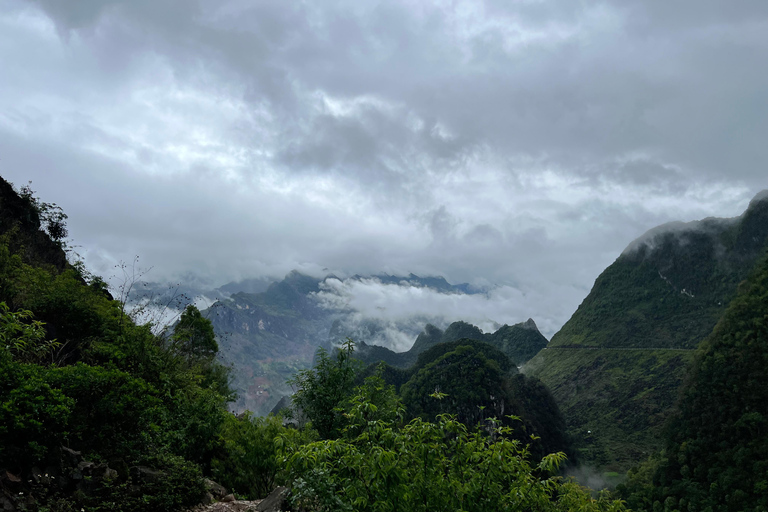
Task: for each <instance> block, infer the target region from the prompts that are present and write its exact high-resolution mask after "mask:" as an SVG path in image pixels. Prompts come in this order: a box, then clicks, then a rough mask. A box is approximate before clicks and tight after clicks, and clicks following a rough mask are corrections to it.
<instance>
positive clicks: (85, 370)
mask: <svg viewBox="0 0 768 512" xmlns="http://www.w3.org/2000/svg"><path fill="white" fill-rule="evenodd" d="M44 375H45V380H46V382H47V383H48V384H49V385H50V386H51V387H52V388H54V389H57V390H60V391H61V392H62V393H63V394H64V395H66V396H67V397H70V398H71V399H73V400H74V403H75V406H74V407H73V408H72V415H71V417H70V419H69V422H68V424H67V430H68V435H67V440H68V444H69V446H72V447H75V448H77V449H79V450H82V451H83V452H85V453H86V454H98V455H99V456H101V457H114V456H123V457H129V458H135V457H137V456H138V455H139V454H141V453H142V452H143V451H144V450H145V449H146V448H147V447H151V446H154V447H157V444H156V442H153V441H155V440H154V439H153V437H155V436H154V432H155V431H156V430H157V429H158V428H159V427H158V425H157V423H158V421H159V420H160V408H161V405H162V401H161V400H160V398H159V397H158V392H157V390H156V389H155V388H154V387H153V386H151V385H149V384H148V383H147V382H146V381H145V380H143V379H140V378H136V377H133V376H131V375H130V374H128V373H126V372H124V371H121V370H116V369H107V368H104V367H100V366H90V365H86V364H83V363H77V364H75V365H71V366H64V367H61V368H51V369H48V370H47V371H45V372H44Z"/></svg>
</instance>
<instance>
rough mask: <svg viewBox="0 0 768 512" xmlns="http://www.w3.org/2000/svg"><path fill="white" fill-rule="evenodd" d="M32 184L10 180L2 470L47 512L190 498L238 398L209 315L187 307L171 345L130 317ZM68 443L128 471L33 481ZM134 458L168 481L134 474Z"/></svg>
mask: <svg viewBox="0 0 768 512" xmlns="http://www.w3.org/2000/svg"><path fill="white" fill-rule="evenodd" d="M25 191H26V193H27V194H28V195H27V196H24V197H21V196H19V195H18V194H17V193H16V192H15V191H14V190H13V188H12V187H11V186H10V185H9V184H8V183H7V182H5V181H4V180H1V179H0V461H2V466H3V468H4V469H7V470H8V471H11V472H12V473H13V474H14V475H18V476H20V479H21V483H20V484H19V485H21V486H22V487H21V489H22V490H23V491H34V492H31V493H30V494H31V495H32V496H34V497H35V499H37V500H38V504H39V505H40V507H41V509H43V510H44V509H45V508H46V507H47V508H49V509H58V510H70V509H71V510H80V509H81V508H83V507H85V508H88V509H89V510H131V511H133V510H137V511H138V510H174V509H178V508H180V507H189V506H191V505H194V504H195V503H197V502H198V501H199V499H200V498H201V497H202V495H203V492H204V491H203V485H202V478H201V477H202V474H203V473H202V471H206V472H207V474H209V475H210V462H211V460H212V458H213V455H214V454H215V453H219V452H220V451H221V449H222V443H223V441H222V438H221V435H220V433H221V429H222V425H223V423H224V421H225V418H226V417H227V416H228V414H229V413H227V411H226V407H225V406H226V402H227V399H228V398H230V397H231V394H232V392H231V390H230V389H229V387H228V370H227V369H226V368H225V367H223V366H221V365H220V364H219V363H217V362H216V361H215V357H214V356H215V352H216V342H215V339H212V337H211V336H210V334H211V333H212V329H211V328H210V322H208V321H207V320H205V319H204V318H201V317H200V316H199V312H196V310H189V311H187V315H186V316H185V317H184V319H183V320H184V322H182V324H181V326H180V327H179V328H178V329H177V331H176V333H175V334H176V339H175V340H174V341H175V342H176V347H174V346H172V345H173V344H172V343H168V340H166V339H163V338H161V337H159V336H156V335H155V334H154V333H153V332H152V327H151V326H150V325H137V324H136V323H134V322H133V321H132V320H131V319H130V318H125V317H124V315H123V310H122V307H121V303H120V302H119V301H115V300H113V299H112V296H111V295H110V294H109V292H108V291H107V290H106V285H105V283H104V281H103V280H101V279H100V278H98V277H96V276H92V275H90V274H89V273H88V272H87V270H85V268H84V266H83V265H82V264H78V265H75V266H72V265H69V264H67V263H66V256H65V254H64V251H63V249H62V247H63V245H64V244H63V242H62V239H63V237H65V236H66V234H65V228H64V226H63V224H62V223H63V221H64V220H65V219H66V216H64V215H63V213H62V212H61V211H60V209H58V207H55V205H48V204H46V203H42V202H40V201H38V200H37V199H35V198H34V196H32V195H31V194H32V192H31V191H30V190H29V189H23V190H22V192H23V193H24V192H25ZM41 219H42V222H43V224H44V226H43V227H46V226H47V230H48V234H46V233H44V232H43V231H41V230H40V228H41ZM57 222H58V223H59V224H58V225H57V224H56V223H57ZM46 223H47V224H46ZM52 238H53V239H55V241H54V240H52ZM196 313H197V314H196ZM176 348H179V350H176ZM62 446H66V447H68V448H71V449H74V450H79V451H81V452H82V453H83V456H84V457H86V458H87V459H86V460H90V461H95V462H101V463H106V462H109V464H113V461H116V462H114V463H115V464H118V466H120V467H123V468H124V469H125V471H123V474H121V475H120V477H119V478H114V477H111V478H99V479H95V478H94V479H93V480H89V478H90V477H88V476H86V477H85V478H84V480H83V481H82V484H83V485H82V486H78V490H77V491H74V484H72V485H71V486H70V487H71V489H70V488H68V487H67V485H66V484H64V483H63V482H64V480H66V479H64V478H61V479H58V480H57V482H62V483H61V485H57V486H55V491H54V490H50V489H49V490H45V489H43V488H42V487H41V485H40V484H39V483H37V484H35V483H32V482H35V481H38V480H39V478H38V477H36V476H35V470H34V469H33V468H34V467H35V466H37V467H50V468H64V459H63V458H62V457H64V456H63V455H62V454H61V451H60V450H59V448H60V447H62ZM130 466H133V467H141V466H147V468H146V470H147V473H146V474H155V475H160V476H161V477H162V478H154V479H152V478H151V479H149V480H147V481H140V478H139V477H133V476H131V478H129V477H128V474H127V473H128V467H130ZM56 471H59V469H56ZM38 476H39V475H38ZM57 478H58V477H57ZM137 478H139V479H138V480H137ZM51 489H53V487H52V488H51ZM67 489H68V490H67ZM49 491H50V492H49ZM14 495H15V494H14ZM23 495H24V496H26V495H27V493H26V492H25V493H23Z"/></svg>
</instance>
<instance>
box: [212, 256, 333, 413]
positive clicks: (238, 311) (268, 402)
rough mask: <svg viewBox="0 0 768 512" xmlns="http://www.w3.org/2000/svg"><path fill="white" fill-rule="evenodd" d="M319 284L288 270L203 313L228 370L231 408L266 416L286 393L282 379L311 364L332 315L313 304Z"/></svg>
mask: <svg viewBox="0 0 768 512" xmlns="http://www.w3.org/2000/svg"><path fill="white" fill-rule="evenodd" d="M320 282H321V280H320V279H317V278H313V277H310V276H306V275H303V274H300V273H299V272H296V271H293V272H291V273H289V274H288V275H287V276H286V277H285V279H283V280H282V281H279V282H274V283H272V284H270V285H269V286H268V287H267V289H266V291H264V292H261V293H255V294H254V293H244V292H239V293H234V294H232V295H231V296H230V298H229V299H225V300H220V301H217V302H216V303H215V304H213V305H212V306H211V307H210V308H208V309H207V310H205V311H204V315H205V316H206V317H207V318H209V319H210V320H211V322H212V323H213V327H214V330H215V332H216V334H217V336H218V339H219V357H220V359H221V360H222V362H223V363H225V364H227V365H229V366H231V367H232V369H233V372H232V375H233V382H232V386H233V388H234V389H235V390H236V391H237V392H238V395H239V397H238V400H237V402H236V403H235V404H234V408H235V409H237V410H243V409H248V410H251V411H253V412H254V413H256V414H266V413H268V412H269V411H270V410H271V409H272V407H274V405H275V404H276V403H277V402H278V401H279V400H280V398H281V397H283V396H285V395H288V394H290V393H291V389H290V387H288V386H287V384H286V383H285V381H286V380H287V379H288V378H290V377H291V376H292V375H293V374H294V373H295V372H296V371H298V370H302V369H305V368H307V367H308V366H309V363H311V361H312V357H313V355H314V353H315V350H316V349H317V347H318V345H319V344H320V343H322V342H324V341H326V340H327V339H328V331H329V329H330V327H331V324H332V317H331V315H330V314H329V312H328V311H326V310H324V309H322V308H321V307H320V306H319V304H318V302H317V301H316V300H314V298H313V296H312V294H313V293H316V292H317V291H318V290H319V285H320Z"/></svg>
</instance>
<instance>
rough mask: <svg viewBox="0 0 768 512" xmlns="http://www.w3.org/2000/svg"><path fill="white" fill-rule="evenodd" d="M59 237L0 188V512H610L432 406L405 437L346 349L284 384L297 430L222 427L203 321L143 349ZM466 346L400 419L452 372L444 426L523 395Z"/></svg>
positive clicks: (550, 461) (545, 463)
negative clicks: (458, 381)
mask: <svg viewBox="0 0 768 512" xmlns="http://www.w3.org/2000/svg"><path fill="white" fill-rule="evenodd" d="M65 221H66V216H65V215H64V214H63V212H61V210H60V209H58V208H57V207H56V206H55V205H53V204H48V203H44V202H41V201H40V200H38V199H36V198H35V197H34V195H33V193H32V191H31V190H29V189H22V190H21V194H19V193H17V191H15V190H14V189H13V188H12V187H11V186H10V184H8V183H6V182H5V181H3V180H1V179H0V227H1V228H2V232H0V506H2V508H3V510H8V511H15V510H31V511H49V512H74V511H76V510H80V511H85V510H95V511H101V510H116V511H139V510H141V511H157V512H160V511H175V510H182V509H185V508H189V507H192V506H193V505H196V504H198V503H201V502H211V501H212V500H214V499H215V498H217V497H218V498H222V497H223V496H224V494H226V493H227V492H229V491H233V492H234V493H235V496H233V497H230V499H234V497H251V498H261V497H264V496H266V495H267V494H268V493H270V491H272V490H273V489H274V488H275V487H276V486H278V485H280V484H284V485H287V486H289V488H290V491H280V492H278V494H279V495H280V496H281V497H282V499H283V502H282V504H281V505H279V506H281V507H283V508H282V509H283V510H285V509H288V508H290V509H292V510H305V511H320V510H323V511H330V510H334V511H336V510H355V511H369V510H370V511H373V510H382V509H397V510H403V511H423V512H426V511H433V510H457V509H461V510H467V511H477V512H481V511H486V510H520V509H531V510H541V511H556V510H557V511H565V510H573V509H575V508H579V509H581V510H586V511H598V510H599V511H608V510H623V507H622V506H621V505H620V504H619V503H616V502H613V501H612V500H611V499H609V497H607V496H600V497H599V498H596V499H595V498H592V497H591V496H590V493H589V492H588V491H587V490H585V489H583V488H580V487H579V486H577V485H575V484H574V483H571V482H566V481H563V480H561V479H560V478H559V477H558V476H557V471H558V467H559V466H560V464H561V463H562V461H563V458H564V454H562V453H554V454H549V455H544V454H543V452H541V451H539V452H537V453H536V454H535V455H533V456H532V455H531V452H530V449H529V448H528V446H527V444H522V443H520V442H519V440H518V438H519V433H517V434H516V433H515V432H513V431H512V430H511V429H510V427H509V426H507V425H506V424H505V423H503V422H502V423H499V422H493V421H489V420H490V419H489V418H488V416H484V415H483V414H484V413H481V416H480V419H481V420H483V419H485V420H486V421H485V422H482V423H481V424H480V425H479V428H476V427H475V426H473V425H465V424H464V423H462V422H460V421H458V420H457V419H455V418H454V417H452V416H450V415H442V414H440V415H438V416H436V417H434V416H433V415H434V413H436V412H440V411H442V408H441V407H442V406H439V407H438V409H435V410H432V408H430V405H429V403H428V402H427V409H425V410H424V414H423V415H426V418H422V417H418V418H415V419H413V420H411V421H407V420H406V416H405V414H406V413H405V406H404V405H403V404H404V401H403V399H401V398H400V397H399V396H398V395H397V394H396V392H395V389H394V387H392V386H387V385H386V384H385V383H384V381H383V380H382V378H381V377H379V376H377V375H373V376H371V377H369V378H368V379H366V380H365V381H364V382H363V383H362V385H360V386H356V382H358V370H356V368H355V366H354V364H352V362H353V359H352V358H351V357H350V352H351V350H353V345H352V344H350V345H348V346H347V347H346V349H345V350H339V351H335V352H334V353H332V354H329V355H322V354H321V357H320V360H319V362H318V364H317V366H315V367H314V368H311V369H308V370H304V371H303V372H301V373H300V374H299V376H298V377H297V379H296V380H295V381H294V382H293V385H294V386H296V390H297V394H296V403H297V404H299V405H300V406H301V409H302V410H303V413H304V414H306V415H307V416H308V417H309V418H310V419H311V420H312V421H311V422H309V423H307V424H305V425H303V426H302V427H301V428H300V429H295V428H289V427H285V426H283V421H282V419H281V418H280V417H268V418H259V417H253V416H252V415H250V414H244V415H241V416H237V417H236V416H234V415H232V414H231V413H229V412H227V409H226V405H227V402H228V401H229V400H231V399H232V398H234V397H233V396H232V392H231V390H230V388H229V385H228V382H229V375H228V371H227V369H226V368H225V367H224V366H222V365H221V364H220V363H219V362H217V359H216V356H217V353H218V349H219V347H218V343H217V341H216V339H215V337H214V335H213V328H212V325H211V323H210V321H209V320H208V319H206V318H205V316H203V315H202V314H201V313H200V312H199V311H198V310H197V309H196V308H194V307H193V306H190V307H188V308H187V309H186V310H185V311H184V312H183V313H182V314H181V316H180V318H179V319H178V322H176V323H175V325H174V326H173V327H168V328H166V329H164V330H162V329H161V332H162V334H160V335H156V334H153V329H152V327H153V326H151V325H137V324H136V323H135V322H134V321H133V319H132V318H131V315H130V313H129V312H128V311H126V308H125V304H123V303H121V302H120V301H116V300H114V299H113V297H112V296H111V295H110V293H109V292H108V290H107V289H106V285H105V283H104V281H103V280H101V279H100V278H99V277H97V276H93V275H91V274H90V273H88V272H87V270H86V269H85V268H84V267H83V265H82V264H79V263H78V264H74V265H73V264H70V263H67V259H66V253H65V252H64V249H65V248H66V246H65V244H64V241H63V239H64V237H65V236H66V235H65V233H66V223H65ZM286 297H287V298H288V299H290V294H288V295H287V296H286ZM154 327H156V328H157V327H161V326H154ZM476 343H477V342H469V344H467V343H464V344H459V345H457V346H455V347H453V346H449V347H448V348H447V349H440V348H439V346H436V347H433V349H432V350H444V353H441V354H438V353H435V354H434V355H435V356H438V357H437V359H435V360H434V361H432V362H429V363H426V364H425V365H423V368H422V370H424V371H426V373H422V372H420V373H419V374H418V375H419V377H418V379H416V380H414V382H413V384H411V385H410V391H409V393H410V396H411V398H410V399H409V402H407V403H413V404H415V403H417V402H418V401H421V400H422V397H421V394H422V392H424V393H426V392H427V391H428V389H427V388H429V387H431V386H432V384H433V380H431V379H433V378H437V379H438V380H440V379H443V378H444V377H441V375H447V376H450V374H451V373H452V372H453V371H454V370H452V368H454V369H461V370H462V371H464V372H465V377H466V378H467V379H469V378H470V377H472V378H471V379H470V380H467V381H465V382H464V383H463V385H461V386H459V387H450V386H448V385H446V386H445V389H447V390H450V391H452V392H453V393H456V394H457V396H456V397H455V399H454V398H451V395H449V394H447V393H445V392H437V393H432V394H433V395H435V396H434V397H433V398H432V399H433V400H437V401H440V400H445V401H444V402H442V403H444V404H446V405H448V406H450V407H449V409H451V408H455V405H456V400H459V399H460V400H459V401H460V402H461V404H462V407H464V405H466V404H467V403H468V402H466V401H465V399H469V397H470V395H471V394H472V393H480V395H479V396H480V399H481V400H480V402H478V405H483V402H482V400H486V399H490V400H491V401H490V402H486V403H488V406H491V409H493V407H495V404H496V403H501V402H500V400H502V399H503V400H506V398H505V397H506V396H507V395H505V393H506V390H503V389H500V390H499V392H498V394H497V393H496V392H495V390H494V394H493V396H490V395H489V387H488V386H491V387H492V386H494V385H495V384H497V383H498V382H502V383H504V382H506V381H505V380H504V379H505V378H507V377H509V378H513V380H511V381H509V382H510V383H511V386H512V388H514V386H515V383H516V382H523V381H520V379H519V377H520V376H518V375H514V373H515V371H516V370H515V369H514V367H513V366H512V365H511V363H509V362H508V361H507V362H504V357H503V355H500V354H495V353H490V352H488V351H489V350H490V351H491V352H493V351H494V350H496V349H493V348H492V347H489V346H487V345H485V346H482V347H481V346H480V345H474V344H476ZM481 345H482V344H481ZM488 354H491V357H489V355H488ZM425 357H426V356H425ZM425 361H426V360H425ZM499 361H501V362H499ZM446 365H447V366H446ZM456 365H458V366H456ZM444 370H448V372H449V373H448V374H445V372H444ZM430 371H431V373H430ZM419 379H421V380H419ZM499 379H501V380H499ZM515 379H516V380H515ZM446 384H448V383H446ZM453 385H454V384H451V386H453ZM420 387H421V388H424V389H420ZM521 389H523V392H524V395H522V396H520V397H517V398H516V399H515V400H517V402H519V403H520V404H523V406H522V408H520V409H519V411H520V413H521V414H525V415H526V417H533V416H532V415H530V414H528V413H529V412H530V411H526V410H525V403H526V400H528V399H530V397H529V396H528V395H529V394H530V393H528V391H525V390H533V391H534V392H539V391H540V390H538V391H537V388H536V386H533V387H530V386H529V387H527V388H526V387H525V386H523V388H521ZM461 393H466V394H468V395H467V397H465V396H464V395H461ZM483 397H485V398H483ZM494 401H496V402H494ZM422 403H424V402H423V401H422ZM504 403H506V402H504ZM510 405H511V407H512V409H513V410H514V411H517V410H518V409H515V408H516V407H518V404H517V403H512V404H510ZM505 407H506V406H505ZM478 409H479V408H478ZM496 412H499V413H504V412H506V409H504V410H501V409H499V410H498V411H497V410H494V415H495V413H496ZM315 413H319V416H318V415H317V414H315ZM457 413H458V414H460V415H463V416H464V419H465V420H467V421H469V420H472V419H474V416H476V413H475V410H474V409H471V410H470V409H462V408H461V407H460V408H459V410H458V411H457ZM411 414H412V415H413V414H420V413H418V411H414V412H412V413H411ZM323 415H325V417H326V419H327V418H330V422H328V421H324V418H323V417H322V416H323ZM329 415H330V416H329ZM488 415H490V412H489V413H488ZM500 420H501V418H500ZM502 421H503V420H502ZM521 425H523V426H524V428H526V429H527V428H528V423H526V422H525V420H523V422H522V423H521ZM515 427H516V428H519V426H518V425H515ZM537 428H538V427H537ZM543 430H544V428H542V429H541V431H542V435H543V434H544V432H543ZM521 432H522V433H525V434H527V433H528V431H527V430H521ZM204 477H209V478H214V479H215V480H216V481H217V482H219V484H223V486H224V487H222V486H221V485H219V484H217V483H216V482H214V481H212V480H209V479H205V478H204Z"/></svg>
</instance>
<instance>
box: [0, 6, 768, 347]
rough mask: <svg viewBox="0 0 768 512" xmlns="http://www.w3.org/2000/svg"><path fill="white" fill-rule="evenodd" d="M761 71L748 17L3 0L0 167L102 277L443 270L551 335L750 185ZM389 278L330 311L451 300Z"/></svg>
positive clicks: (746, 10) (216, 280)
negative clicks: (646, 237) (668, 234)
mask: <svg viewBox="0 0 768 512" xmlns="http://www.w3.org/2000/svg"><path fill="white" fill-rule="evenodd" d="M766 62H768V2H765V1H764V0H754V1H749V0H744V1H733V2H725V1H722V0H720V1H715V0H680V1H676V2H669V1H662V0H643V1H640V0H621V1H619V0H606V1H602V2H597V1H590V0H583V1H573V0H553V1H540V0H520V1H510V0H505V1H492V0H487V1H471V2H465V1H461V0H452V1H430V0H419V1H398V0H388V1H386V2H383V1H382V2H373V1H365V0H354V1H333V0H327V1H326V0H324V1H322V2H299V1H288V0H281V1H254V0H248V1H240V0H237V1H235V0H211V1H204V0H197V1H196V0H151V1H149V0H131V1H120V0H79V1H69V2H65V1H61V0H34V1H21V0H0V176H3V177H4V178H6V179H7V180H9V181H11V182H13V183H15V184H16V185H17V186H20V185H24V184H26V183H27V182H28V181H30V180H31V181H32V188H33V189H34V190H36V191H37V193H38V195H39V197H40V198H41V199H42V200H43V201H47V202H53V203H56V204H58V205H59V206H61V207H62V208H63V209H64V211H65V212H66V213H67V214H68V215H69V220H68V225H69V231H70V237H71V240H70V245H72V246H73V247H74V248H75V250H76V251H77V252H78V253H79V254H80V256H81V257H82V258H83V259H84V260H85V262H86V264H87V265H88V266H89V268H91V269H92V270H93V271H94V272H96V273H98V274H101V275H103V276H106V277H107V278H109V277H111V276H112V275H114V274H115V265H118V264H119V263H120V262H131V261H133V260H134V258H135V257H136V256H139V257H140V261H141V263H142V264H143V265H146V267H152V270H151V274H150V277H151V278H152V279H154V280H156V281H163V280H174V279H179V280H181V279H189V280H197V281H199V282H201V283H207V284H208V285H211V286H218V285H221V284H224V283H226V282H228V281H232V280H239V279H244V278H250V277H261V276H272V277H280V276H283V275H285V274H286V273H287V272H288V271H290V270H292V269H299V270H301V271H304V272H307V273H312V274H315V275H321V274H323V273H328V272H333V273H335V274H337V275H340V276H343V275H352V274H356V273H359V274H375V273H381V272H387V273H390V274H408V273H410V272H413V273H415V274H418V275H440V276H443V277H445V278H446V279H448V280H449V281H450V282H452V283H461V282H468V283H471V284H474V285H477V286H486V287H489V290H491V291H490V292H489V293H488V294H486V295H484V296H482V297H475V298H471V299H469V298H466V297H465V298H464V299H461V298H459V299H456V300H458V303H456V304H452V305H450V310H451V311H452V313H451V314H452V315H455V316H461V315H462V314H464V311H466V312H467V313H466V314H467V315H469V316H471V317H472V318H480V317H484V318H485V319H486V320H488V321H492V322H497V323H515V322H518V321H524V320H526V319H527V318H528V317H533V318H534V320H536V321H537V324H539V327H540V328H541V329H542V332H544V334H545V335H547V336H551V335H552V334H553V333H554V332H555V331H556V330H557V329H558V328H559V327H560V326H561V325H562V324H563V323H564V322H565V321H566V320H567V319H568V318H569V317H570V315H571V314H572V313H573V311H574V310H575V309H576V307H577V306H578V304H579V303H580V302H581V301H582V300H583V299H584V297H585V296H586V295H587V293H588V292H589V290H590V288H591V286H592V284H593V282H594V280H595V278H596V277H597V276H598V275H599V273H600V272H601V271H602V270H603V269H604V268H605V267H606V266H608V265H609V264H610V263H611V262H613V261H614V260H615V258H616V257H618V256H619V255H620V254H621V252H622V250H623V249H624V248H625V247H626V246H627V245H628V244H629V243H630V242H631V241H632V240H633V239H635V238H637V237H638V236H640V235H642V234H643V233H644V232H645V231H647V230H648V229H650V228H652V227H654V226H656V225H659V224H661V223H664V222H669V221H673V220H681V221H691V220H695V219H700V218H704V217H708V216H718V217H732V216H736V215H739V214H740V213H741V212H742V211H743V210H744V209H745V208H746V206H747V204H748V202H749V200H750V199H751V198H752V197H753V196H754V195H755V194H757V193H758V192H759V191H760V190H762V189H764V188H767V187H768V186H767V185H766V182H767V181H768V180H766V177H767V176H768V173H767V172H766V171H767V166H766V164H768V144H767V143H766V141H768V94H766V91H768V66H766V65H765V63H766ZM369 282H372V281H369ZM371 286H375V283H374V284H372V285H371ZM400 288H402V287H400ZM400 288H399V287H397V286H390V287H382V286H380V287H378V288H375V289H374V288H370V287H369V288H367V289H365V290H363V289H361V288H360V285H355V286H338V287H336V291H333V290H329V291H328V293H337V294H344V295H343V297H345V300H347V303H348V304H350V305H352V306H351V307H359V308H360V310H370V311H373V312H375V311H384V310H387V311H388V312H389V313H388V314H391V315H393V316H397V315H398V314H399V313H397V311H402V313H401V314H403V315H405V314H408V312H412V311H422V310H424V311H429V312H433V311H436V310H439V308H442V307H449V306H447V305H446V303H445V298H444V297H442V298H440V297H436V296H435V295H434V294H429V293H421V292H418V291H414V290H410V289H400ZM340 296H342V295H340ZM462 300H466V302H461V301H462ZM440 301H443V302H440ZM371 314H375V313H371Z"/></svg>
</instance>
